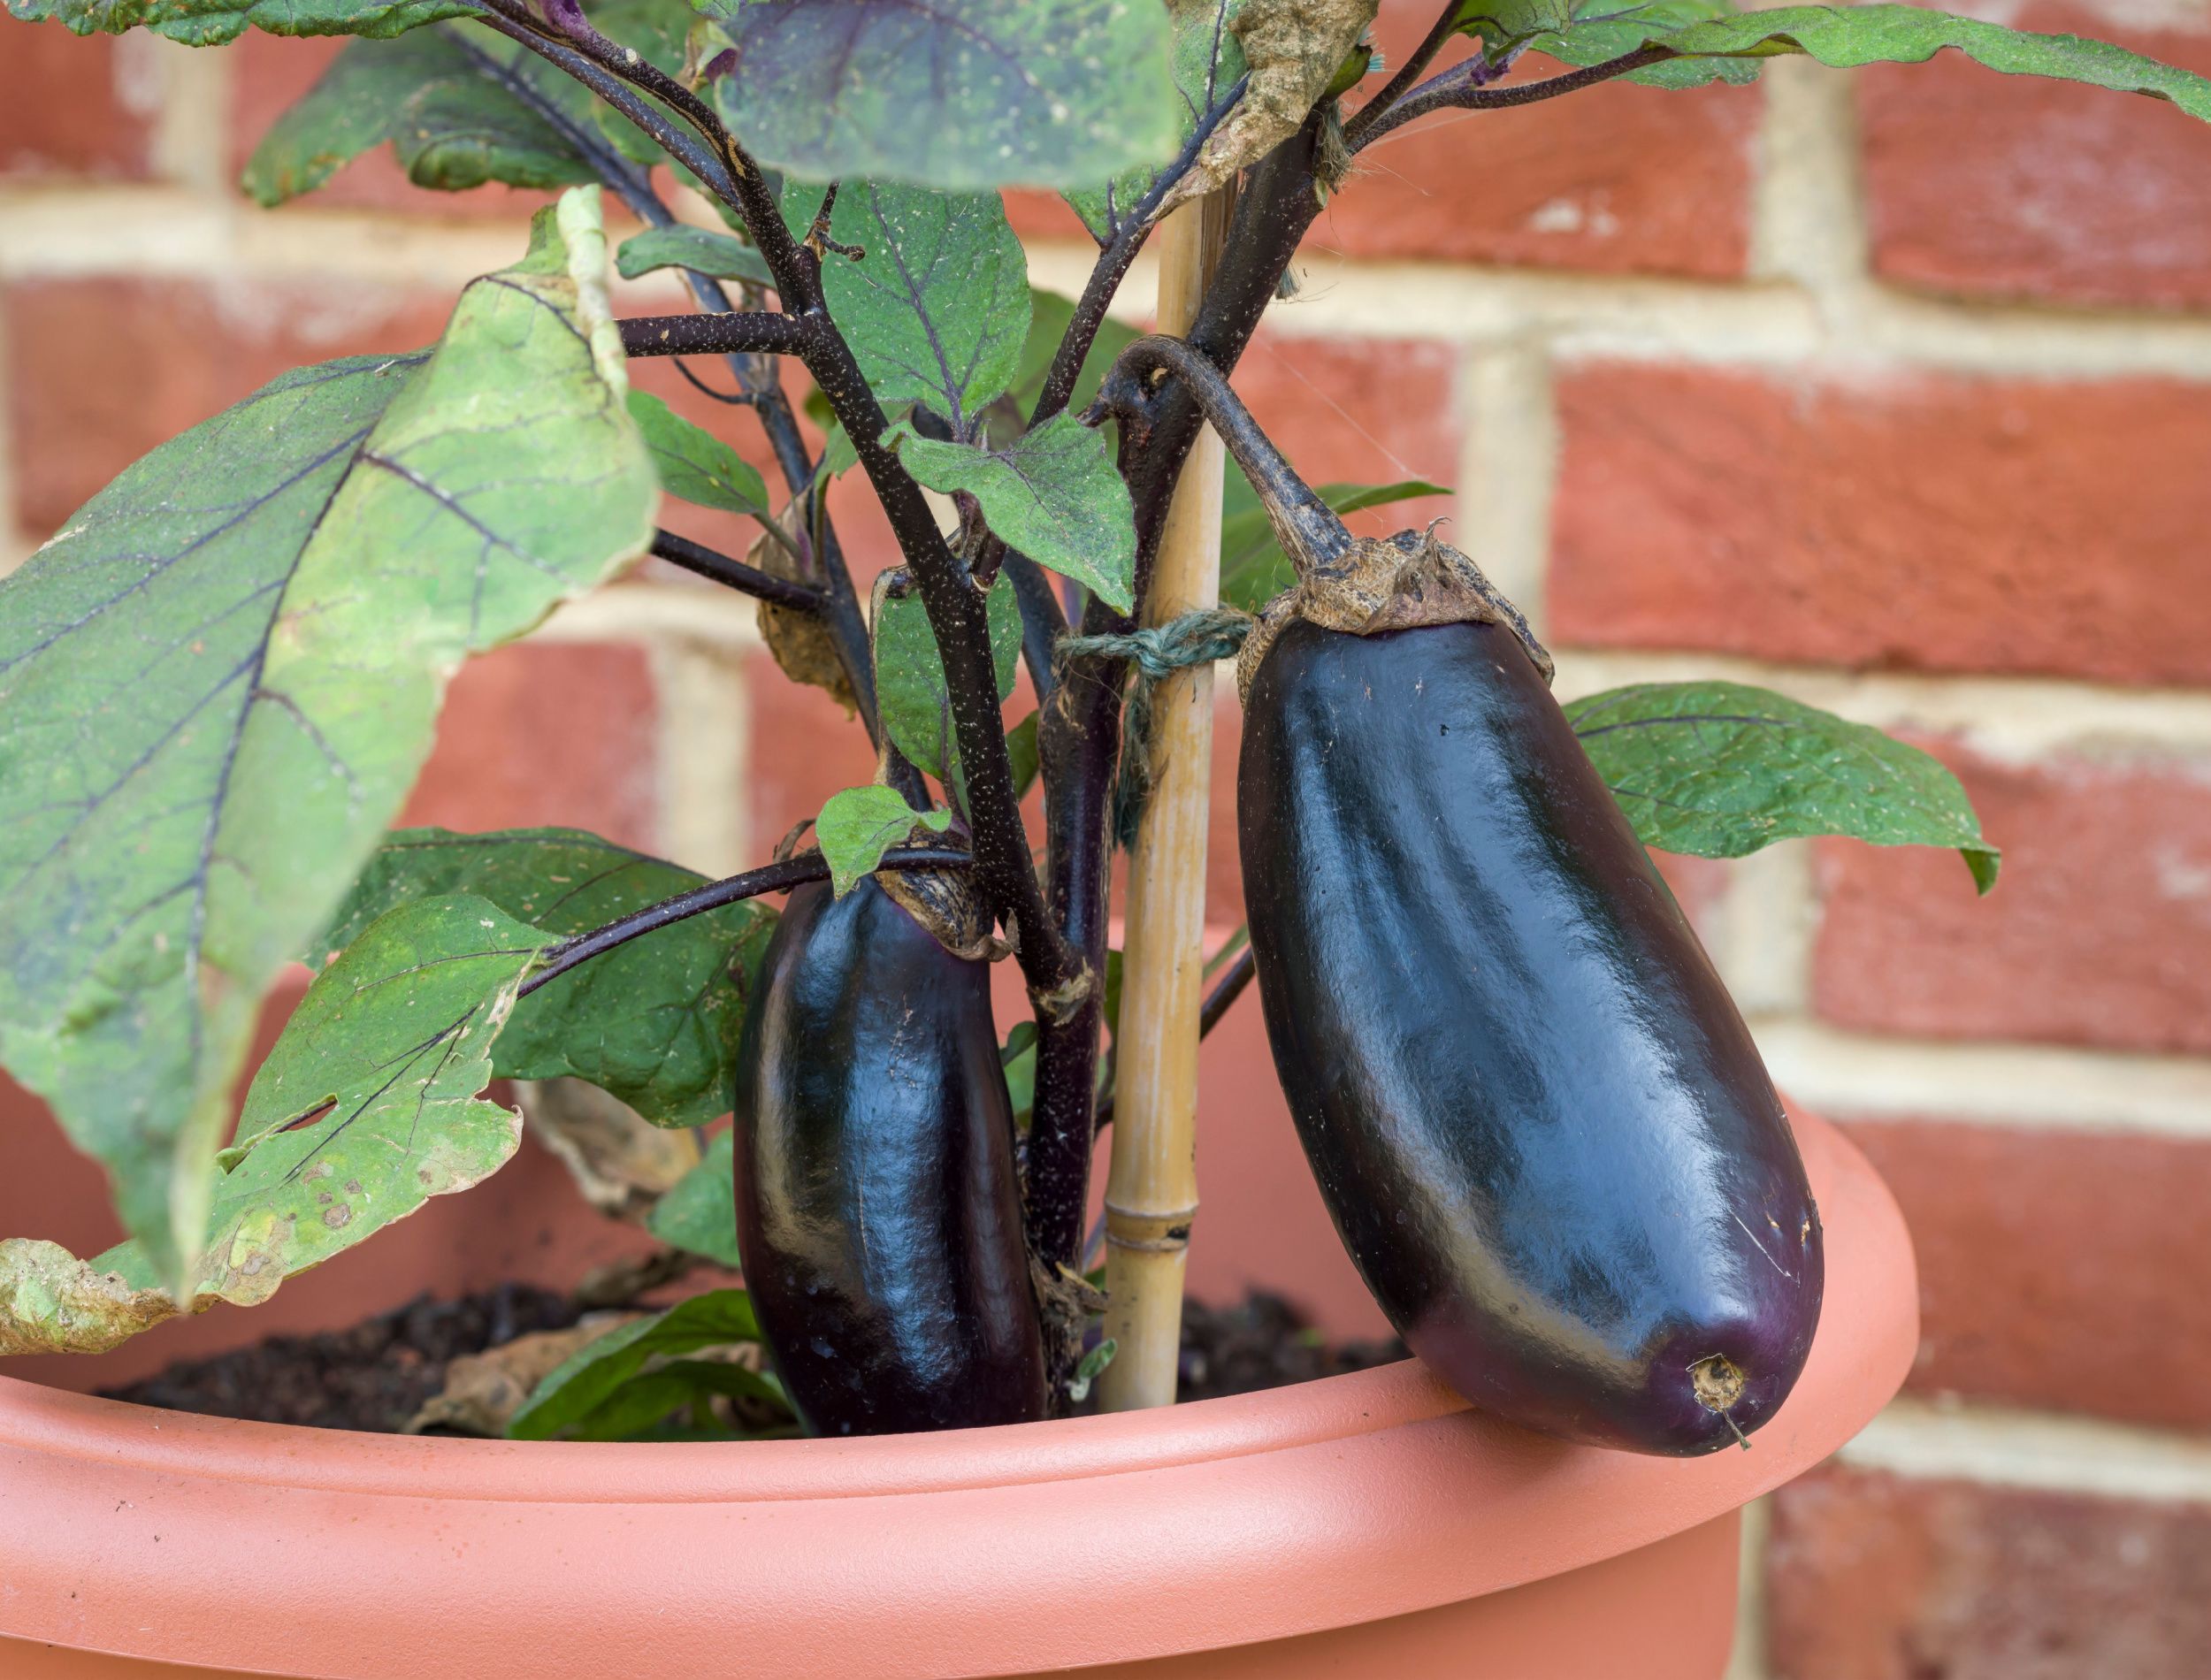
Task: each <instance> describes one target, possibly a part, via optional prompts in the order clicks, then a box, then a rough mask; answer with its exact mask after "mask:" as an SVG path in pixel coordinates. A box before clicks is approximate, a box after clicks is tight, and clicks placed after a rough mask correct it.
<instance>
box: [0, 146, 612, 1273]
mask: <svg viewBox="0 0 2211 1680" xmlns="http://www.w3.org/2000/svg"><path fill="white" fill-rule="evenodd" d="M604 251H605V241H604V239H603V236H602V235H601V232H600V227H599V220H598V199H597V194H596V191H595V190H594V189H578V190H577V191H575V192H572V193H570V194H569V195H566V196H565V197H564V198H563V199H562V201H561V204H560V206H559V208H558V210H557V211H555V210H547V211H545V212H543V213H542V214H540V216H539V218H538V220H537V223H536V225H535V228H534V232H533V237H532V247H531V254H530V256H528V258H527V259H525V260H524V262H523V263H520V264H519V265H517V266H516V267H515V268H512V269H509V270H507V271H504V272H503V273H500V274H496V275H493V276H491V277H488V278H487V279H482V280H478V281H477V282H476V283H474V284H473V285H471V286H469V287H468V289H467V290H466V291H464V292H463V294H462V296H461V300H460V302H459V304H458V305H457V307H456V308H455V311H454V316H453V320H452V324H451V325H450V326H449V327H448V329H447V332H446V335H445V338H444V340H442V342H441V343H440V345H439V347H438V348H437V349H436V351H435V352H434V353H432V355H428V356H426V357H425V356H420V355H416V356H406V357H398V358H389V357H386V358H356V359H354V360H349V361H344V362H336V363H328V364H325V366H322V367H319V368H312V369H307V370H302V371H299V372H296V373H291V374H287V375H286V376H284V377H283V378H279V379H278V380H276V381H275V382H274V383H273V384H272V385H270V386H266V387H264V389H263V390H262V391H260V392H259V393H256V395H254V396H252V397H249V398H248V399H247V400H246V401H244V402H242V403H241V404H240V405H239V406H238V407H236V408H234V409H230V410H229V411H228V412H226V413H225V414H223V415H220V416H217V417H216V418H215V419H213V420H210V421H208V422H207V423H205V424H203V425H200V426H197V427H195V428H194V429H193V430H192V431H188V432H186V433H185V434H184V435H183V436H182V437H180V438H177V439H173V440H172V441H171V442H169V443H167V444H164V446H163V447H161V448H159V449H157V450H156V451H155V452H154V453H153V454H150V455H149V456H147V457H146V459H144V460H143V461H142V462H139V463H138V464H137V465H135V466H134V467H132V468H130V469H129V470H126V472H125V473H124V474H123V476H122V477H120V478H119V479H117V480H116V482H115V483H114V484H113V485H111V486H109V488H108V489H107V490H105V491H103V493H101V494H100V495H99V496H97V497H96V498H95V499H94V500H92V501H91V502H90V503H88V505H87V506H86V507H85V508H82V509H81V510H80V511H79V512H78V513H77V514H76V515H75V516H74V517H73V518H72V519H71V520H70V522H69V523H68V525H67V526H66V528H65V529H64V530H63V531H62V532H61V533H60V534H59V535H58V536H57V537H56V538H54V539H53V540H52V541H50V543H48V544H47V545H46V546H45V547H43V548H42V549H41V550H40V551H39V552H38V553H37V554H34V555H33V556H32V558H31V559H30V560H29V561H27V562H26V563H25V564H24V565H23V567H22V568H21V569H19V570H18V571H17V572H15V573H14V574H13V575H12V576H11V577H8V578H7V579H5V580H4V582H0V1061H4V1062H5V1063H6V1064H7V1065H8V1066H9V1067H10V1068H11V1070H12V1071H13V1072H14V1073H15V1075H16V1077H17V1078H18V1079H19V1081H22V1083H24V1084H25V1085H27V1086H28V1087H29V1088H32V1089H33V1090H34V1091H36V1092H38V1093H39V1094H40V1095H42V1096H44V1097H45V1098H46V1099H47V1100H48V1101H49V1102H50V1103H51V1104H52V1106H53V1108H54V1111H55V1112H56V1113H57V1116H58V1117H59V1119H60V1120H61V1122H62V1125H63V1126H64V1127H65V1129H66V1130H67V1131H68V1133H69V1134H70V1136H71V1137H72V1138H73V1140H74V1141H75V1142H77V1143H78V1144H79V1146H80V1147H81V1148H83V1149H86V1150H88V1152H89V1153H91V1154H92V1155H93V1156H95V1157H97V1158H98V1159H99V1160H100V1161H101V1162H102V1164H103V1165H105V1166H106V1167H107V1169H108V1171H109V1172H110V1173H111V1177H112V1178H113V1180H114V1182H115V1185H116V1192H117V1198H118V1203H119V1210H120V1211H121V1213H122V1215H123V1218H124V1223H125V1225H126V1227H127V1228H128V1229H129V1230H130V1231H131V1232H132V1233H134V1234H135V1235H137V1236H138V1237H140V1238H142V1239H143V1240H144V1241H146V1242H147V1244H148V1245H149V1248H150V1249H152V1250H153V1251H154V1252H155V1253H156V1254H157V1255H158V1256H161V1258H162V1261H163V1264H164V1265H165V1266H166V1267H167V1269H168V1275H170V1276H172V1277H179V1278H180V1277H181V1276H182V1275H183V1274H184V1272H185V1270H186V1269H187V1267H188V1266H189V1265H190V1264H191V1262H192V1260H193V1259H194V1257H195V1255H196V1254H197V1252H198V1249H199V1244H200V1241H201V1239H202V1237H203V1234H204V1230H205V1218H206V1210H207V1203H206V1174H205V1164H206V1161H207V1158H208V1156H209V1154H210V1152H211V1150H212V1149H213V1147H214V1143H215V1140H216V1137H217V1134H218V1132H219V1130H220V1128H221V1126H222V1124H223V1121H224V1119H225V1118H226V1115H227V1113H228V1111H229V1100H228V1094H229V1091H230V1088H231V1085H232V1082H233V1080H234V1079H235V1077H236V1076H237V1073H238V1072H239V1069H240V1066H241V1062H242V1060H243V1058H244V1055H245V1050H246V1044H247V1040H248V1035H249V1034H250V1032H251V1030H252V1027H253V1021H254V1017H255V1012H256V1009H257V1007H258V1004H259V1001H260V997H261V995H262V993H263V991H264V989H266V987H267V986H268V984H269V982H270V981H271V980H272V979H273V978H274V976H275V974H276V972H277V970H278V968H279V966H281V965H282V964H283V963H284V962H285V961H286V960H287V959H288V958H290V957H291V956H292V955H293V954H294V953H295V951H298V950H299V949H300V947H301V946H302V945H303V944H304V943H306V941H307V939H308V938H309V936H310V934H311V933H312V931H313V930H314V929H315V928H317V927H319V926H321V925H322V924H323V922H324V921H325V920H327V918H328V917H329V915H330V913H331V912H332V910H333V908H334V907H335V906H336V905H337V902H338V900H339V898H340V897H341V896H342V895H343V894H344V891H345V890H346V885H347V883H348V882H350V881H351V880H352V879H353V877H354V876H355V875H356V874H358V873H359V870H360V868H361V866H362V864H363V862H364V861H365V860H366V859H367V857H368V855H369V853H370V852H371V851H372V850H373V849H374V847H375V845H376V843H377V841H378V839H379V836H380V835H381V833H382V831H383V829H384V827H385V825H386V823H387V822H388V821H390V819H391V817H392V816H393V814H394V813H395V812H396V811H397V809H398V807H399V806H400V804H401V802H402V800H403V799H404V798H405V797H406V794H407V790H408V787H409V783H411V782H412V781H413V779H414V775H415V772H416V770H417V767H419V765H420V764H421V762H422V760H423V757H424V755H425V753H426V752H428V750H429V746H430V741H431V735H432V729H433V726H434V724H435V722H436V718H437V713H438V706H439V703H440V699H441V698H442V696H443V693H444V690H445V684H446V683H447V681H448V678H449V677H450V676H452V674H453V672H454V671H455V669H456V668H458V666H459V665H460V663H461V661H463V659H465V658H466V657H467V656H468V655H469V654H471V653H476V652H478V651H480V650H482V649H485V648H488V647H491V646H493V645H496V644H498V643H501V642H504V641H508V640H510V639H511V638H514V637H516V636H518V635H520V634H521V633H522V632H523V631H524V630H529V629H530V628H531V627H532V626H533V625H535V624H536V623H537V622H539V620H541V619H542V618H543V617H544V616H545V615H546V614H547V613H548V612H549V611H551V610H552V608H553V607H555V606H556V605H558V604H559V603H560V602H561V601H562V600H564V599H568V598H570V596H573V595H576V594H578V593H580V592H583V591H585V590H586V589H588V588H590V587H592V586H593V584H598V583H600V582H601V581H602V580H603V579H605V578H607V577H610V576H612V575H613V574H614V573H615V572H616V570H617V569H620V568H621V567H622V565H624V563H625V562H626V561H629V560H631V558H633V557H634V556H636V555H638V554H640V553H642V552H643V550H644V547H645V545H646V542H647V541H649V540H650V538H651V536H652V531H653V523H652V511H653V499H654V494H655V488H656V487H655V485H654V481H653V469H652V463H651V461H650V460H649V458H648V457H647V456H646V451H645V446H644V444H643V442H642V441H641V440H640V439H639V437H638V435H637V431H636V428H635V427H634V425H632V424H631V420H630V417H629V412H628V410H627V409H625V408H624V404H623V401H622V398H623V392H624V386H625V383H626V382H625V379H624V366H623V361H622V350H621V344H620V340H619V337H618V335H617V333H616V329H615V326H614V323H613V321H612V319H611V317H609V316H608V312H607V307H606V299H605V294H604V291H603V274H604V264H605V255H604Z"/></svg>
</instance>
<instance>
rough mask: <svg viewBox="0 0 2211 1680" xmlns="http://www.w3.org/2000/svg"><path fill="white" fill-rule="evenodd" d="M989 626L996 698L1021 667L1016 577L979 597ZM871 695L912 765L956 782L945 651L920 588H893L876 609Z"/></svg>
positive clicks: (959, 782) (960, 783)
mask: <svg viewBox="0 0 2211 1680" xmlns="http://www.w3.org/2000/svg"><path fill="white" fill-rule="evenodd" d="M983 612H984V615H985V619H986V622H988V623H989V626H990V630H991V663H992V665H993V666H994V667H995V668H996V675H997V676H998V699H1001V700H1003V699H1006V696H1008V695H1009V694H1011V693H1013V691H1014V682H1015V680H1016V679H1017V678H1018V677H1019V676H1020V673H1021V603H1020V601H1019V600H1017V599H1015V598H1014V584H1013V580H1012V579H1011V578H1009V577H1006V576H1004V575H1003V574H1000V575H999V577H998V581H997V582H996V583H994V584H992V585H991V593H990V595H989V597H988V598H987V599H985V600H984V602H983ZM875 647H876V705H877V706H879V707H880V708H881V710H882V714H883V722H884V728H886V729H889V730H890V731H891V742H892V744H893V745H896V746H897V747H898V749H899V752H903V753H905V754H906V756H907V758H908V759H910V760H912V761H913V762H914V766H915V767H917V768H919V769H920V770H922V771H923V772H924V773H925V774H927V775H933V776H935V777H936V778H937V780H938V781H939V782H942V783H945V784H946V785H947V786H950V787H952V788H953V789H954V790H959V791H960V794H961V796H962V798H963V799H964V797H965V783H964V780H963V778H962V776H961V774H960V744H959V739H958V736H957V732H956V731H955V730H954V729H953V727H952V692H951V689H950V686H949V685H948V684H947V683H946V682H945V660H944V655H943V654H942V653H940V652H939V651H938V649H937V634H936V632H935V631H934V630H931V629H930V622H929V613H928V609H927V608H925V607H923V606H922V601H921V598H920V597H919V596H918V595H914V594H907V595H891V596H889V597H887V598H886V599H884V602H883V604H882V605H881V607H878V608H877V609H876V625H875Z"/></svg>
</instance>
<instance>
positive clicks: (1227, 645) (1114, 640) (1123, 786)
mask: <svg viewBox="0 0 2211 1680" xmlns="http://www.w3.org/2000/svg"><path fill="white" fill-rule="evenodd" d="M1255 622H1257V621H1256V620H1254V619H1253V618H1252V616H1251V614H1249V613H1243V612H1238V611H1237V610H1236V608H1235V607H1199V608H1198V609H1197V611H1196V612H1190V613H1184V614H1183V615H1182V616H1181V617H1180V618H1172V619H1169V620H1168V621H1167V622H1166V623H1164V624H1160V625H1157V626H1155V627H1153V628H1151V629H1149V630H1130V631H1129V632H1128V634H1127V635H1125V636H1063V637H1061V638H1060V641H1059V644H1058V645H1057V646H1055V647H1054V648H1053V649H1052V668H1054V669H1055V670H1062V669H1065V668H1066V666H1067V661H1069V660H1073V659H1083V658H1087V657H1090V656H1092V655H1098V656H1102V657H1104V658H1106V659H1121V660H1127V661H1128V662H1129V663H1130V664H1131V665H1133V666H1135V667H1136V676H1135V679H1134V681H1132V682H1131V683H1130V684H1129V687H1128V711H1127V714H1126V715H1125V716H1124V717H1123V719H1122V722H1121V773H1120V775H1118V776H1117V777H1116V778H1115V780H1114V783H1113V838H1114V839H1115V840H1116V841H1118V842H1119V843H1120V844H1121V846H1122V847H1123V848H1124V849H1125V848H1127V847H1128V845H1129V844H1131V843H1133V842H1134V841H1135V839H1136V823H1137V821H1138V820H1139V819H1140V818H1141V817H1142V816H1143V815H1144V806H1146V805H1147V804H1149V803H1150V801H1151V691H1152V690H1153V689H1154V688H1156V687H1158V686H1159V681H1160V679H1161V678H1162V677H1165V676H1169V675H1171V674H1172V673H1174V672H1175V671H1181V670H1187V669H1189V668H1190V667H1191V666H1193V665H1210V664H1212V663H1213V661H1215V660H1224V659H1232V658H1234V657H1235V656H1236V653H1237V651H1238V650H1239V649H1241V648H1242V647H1243V642H1244V638H1246V637H1248V636H1250V635H1251V626H1252V625H1253V623H1255Z"/></svg>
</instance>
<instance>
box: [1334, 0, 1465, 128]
mask: <svg viewBox="0 0 2211 1680" xmlns="http://www.w3.org/2000/svg"><path fill="white" fill-rule="evenodd" d="M1462 9H1463V8H1462V6H1461V4H1460V0H1450V4H1447V5H1446V6H1445V7H1444V8H1443V10H1442V11H1440V12H1438V13H1437V14H1436V19H1435V21H1434V23H1432V24H1430V25H1429V26H1428V32H1427V34H1425V35H1423V36H1421V37H1420V44H1419V46H1417V47H1415V48H1414V49H1413V50H1412V52H1411V53H1410V54H1409V55H1408V56H1407V57H1406V58H1405V61H1404V63H1403V64H1401V65H1398V66H1397V68H1396V73H1394V74H1393V75H1392V76H1391V77H1390V78H1389V80H1388V81H1386V82H1384V83H1383V84H1382V86H1381V92H1379V93H1377V94H1376V95H1374V96H1373V98H1372V99H1370V100H1368V101H1367V102H1366V103H1365V104H1363V105H1361V106H1360V107H1359V108H1358V111H1355V112H1353V113H1352V114H1351V115H1350V116H1349V117H1347V118H1344V119H1343V141H1344V143H1345V144H1346V145H1348V146H1354V147H1355V146H1357V145H1358V138H1359V136H1360V135H1361V134H1365V133H1366V130H1367V128H1368V127H1369V126H1371V125H1372V124H1373V121H1374V119H1375V118H1378V117H1380V116H1381V114H1382V113H1383V112H1384V111H1388V110H1389V107H1390V106H1391V105H1392V104H1394V103H1396V101H1397V100H1399V99H1401V98H1403V97H1404V93H1405V90H1406V89H1407V88H1411V87H1412V84H1413V83H1414V82H1415V81H1417V80H1419V77H1420V73H1421V72H1422V71H1423V70H1426V69H1427V67H1428V65H1431V64H1433V63H1434V61H1435V55H1436V54H1437V53H1439V52H1441V51H1442V50H1443V43H1444V42H1447V41H1449V40H1450V38H1451V37H1452V36H1453V35H1455V34H1457V33H1458V21H1459V12H1460V11H1461V10H1462Z"/></svg>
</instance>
